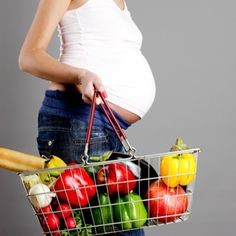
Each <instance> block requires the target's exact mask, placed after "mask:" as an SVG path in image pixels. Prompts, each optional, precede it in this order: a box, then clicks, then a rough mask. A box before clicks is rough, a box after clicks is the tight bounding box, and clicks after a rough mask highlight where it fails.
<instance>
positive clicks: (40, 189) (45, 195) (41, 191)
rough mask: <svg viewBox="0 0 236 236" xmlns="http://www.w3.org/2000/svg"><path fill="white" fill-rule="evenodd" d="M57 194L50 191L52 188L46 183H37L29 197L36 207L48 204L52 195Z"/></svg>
mask: <svg viewBox="0 0 236 236" xmlns="http://www.w3.org/2000/svg"><path fill="white" fill-rule="evenodd" d="M55 196H56V194H55V193H52V192H50V189H49V188H48V186H46V185H45V184H36V185H34V186H33V187H32V188H31V189H30V191H29V199H30V201H31V203H32V205H33V206H34V207H37V208H42V207H45V206H48V205H49V204H50V203H51V201H52V197H55Z"/></svg>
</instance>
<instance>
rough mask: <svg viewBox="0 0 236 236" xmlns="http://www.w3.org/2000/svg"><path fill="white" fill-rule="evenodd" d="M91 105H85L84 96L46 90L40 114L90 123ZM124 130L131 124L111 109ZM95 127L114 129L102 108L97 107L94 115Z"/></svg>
mask: <svg viewBox="0 0 236 236" xmlns="http://www.w3.org/2000/svg"><path fill="white" fill-rule="evenodd" d="M90 108H91V105H90V104H88V103H85V102H84V101H83V99H82V94H80V93H76V92H69V91H61V90H46V91H45V97H44V100H43V103H42V106H41V108H40V111H39V112H40V113H46V114H51V115H56V116H60V117H64V118H68V119H78V120H81V121H84V122H87V123H88V120H89V115H90ZM111 110H112V112H113V114H114V116H115V117H116V119H117V121H118V122H119V124H120V126H121V128H122V129H124V130H126V129H127V128H128V127H129V126H130V125H131V124H129V123H128V122H127V121H126V120H125V119H123V118H122V117H121V116H120V115H119V114H118V113H117V112H116V111H114V110H113V109H111ZM93 125H94V126H100V127H104V128H108V129H111V130H113V129H112V126H111V125H110V123H109V121H108V119H107V117H106V115H105V114H104V112H103V110H102V108H101V106H99V105H96V108H95V113H94V123H93Z"/></svg>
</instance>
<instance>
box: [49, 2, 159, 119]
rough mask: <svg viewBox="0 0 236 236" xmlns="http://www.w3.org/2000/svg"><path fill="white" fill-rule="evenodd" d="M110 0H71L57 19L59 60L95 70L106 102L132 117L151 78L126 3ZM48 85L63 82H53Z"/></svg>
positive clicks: (146, 104)
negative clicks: (103, 89)
mask: <svg viewBox="0 0 236 236" xmlns="http://www.w3.org/2000/svg"><path fill="white" fill-rule="evenodd" d="M116 2H118V1H116ZM116 2H115V0H88V1H86V0H85V1H79V0H78V1H72V3H71V5H70V6H69V8H68V10H67V11H66V13H65V14H64V16H63V17H62V19H61V21H60V22H59V24H58V32H59V37H60V41H61V48H60V56H59V60H60V61H61V62H63V63H66V64H69V65H72V66H75V67H78V68H85V69H88V70H91V71H93V72H94V73H96V74H97V75H98V76H99V77H100V78H101V79H102V82H103V84H104V86H105V89H106V91H107V93H108V98H107V101H108V103H109V104H110V106H111V108H112V109H114V110H115V111H116V112H117V113H118V114H120V115H121V116H122V117H123V118H124V119H125V120H127V121H128V122H129V123H133V122H135V121H137V120H138V119H140V117H141V118H142V117H143V116H144V115H145V114H146V112H147V111H148V110H149V108H150V107H151V105H152V103H153V100H154V97H155V92H156V91H155V83H154V78H153V75H152V72H151V70H150V67H149V65H148V63H147V61H146V59H145V58H144V56H143V55H142V53H141V51H140V49H141V45H142V34H141V32H140V30H139V29H138V28H137V26H136V24H135V23H134V21H133V20H132V18H131V15H130V12H129V11H128V9H127V6H126V5H125V6H123V7H124V9H122V8H123V7H122V6H121V5H117V3H116ZM81 4H82V5H81ZM49 89H59V90H67V87H66V86H65V85H62V84H55V83H53V84H51V85H50V88H49Z"/></svg>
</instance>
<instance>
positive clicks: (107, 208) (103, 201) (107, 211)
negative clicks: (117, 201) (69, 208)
mask: <svg viewBox="0 0 236 236" xmlns="http://www.w3.org/2000/svg"><path fill="white" fill-rule="evenodd" d="M110 204H111V201H110V198H109V196H108V195H106V194H104V193H100V194H99V206H98V207H95V208H93V210H92V214H93V219H94V223H95V225H104V224H108V225H107V226H106V225H105V226H99V227H96V230H97V231H98V232H106V231H109V224H110V223H112V207H111V205H110Z"/></svg>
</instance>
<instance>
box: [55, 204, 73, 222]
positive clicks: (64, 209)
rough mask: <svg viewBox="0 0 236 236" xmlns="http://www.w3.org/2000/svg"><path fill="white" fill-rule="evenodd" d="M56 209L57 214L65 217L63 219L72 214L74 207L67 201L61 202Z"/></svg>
mask: <svg viewBox="0 0 236 236" xmlns="http://www.w3.org/2000/svg"><path fill="white" fill-rule="evenodd" d="M56 211H58V212H57V215H58V216H59V217H60V218H63V219H66V218H68V217H70V216H71V214H72V209H71V207H70V206H69V205H68V204H66V203H62V204H60V205H59V206H58V207H57V208H56Z"/></svg>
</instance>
